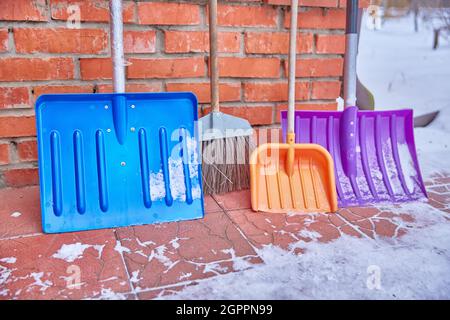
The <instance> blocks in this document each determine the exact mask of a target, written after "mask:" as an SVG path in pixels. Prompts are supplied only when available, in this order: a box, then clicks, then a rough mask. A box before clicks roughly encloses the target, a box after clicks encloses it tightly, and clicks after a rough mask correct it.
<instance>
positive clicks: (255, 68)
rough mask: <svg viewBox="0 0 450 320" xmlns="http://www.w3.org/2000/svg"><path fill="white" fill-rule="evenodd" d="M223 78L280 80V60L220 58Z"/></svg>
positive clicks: (220, 71)
mask: <svg viewBox="0 0 450 320" xmlns="http://www.w3.org/2000/svg"><path fill="white" fill-rule="evenodd" d="M219 73H220V76H221V77H240V78H278V77H279V76H280V59H279V58H237V57H222V58H219Z"/></svg>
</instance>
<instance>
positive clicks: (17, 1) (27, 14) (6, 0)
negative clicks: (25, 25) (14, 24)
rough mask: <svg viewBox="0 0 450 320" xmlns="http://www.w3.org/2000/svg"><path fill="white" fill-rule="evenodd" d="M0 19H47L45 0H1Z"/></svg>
mask: <svg viewBox="0 0 450 320" xmlns="http://www.w3.org/2000/svg"><path fill="white" fill-rule="evenodd" d="M0 20H7V21H47V20H48V14H47V4H46V0H1V1H0Z"/></svg>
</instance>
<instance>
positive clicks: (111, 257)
mask: <svg viewBox="0 0 450 320" xmlns="http://www.w3.org/2000/svg"><path fill="white" fill-rule="evenodd" d="M77 244H78V245H77ZM64 245H66V246H64ZM79 245H81V246H83V247H81V248H82V250H81V252H80V251H78V252H75V251H72V256H70V255H67V254H68V253H69V251H68V249H70V248H73V247H76V246H79ZM115 246H116V237H115V236H114V231H113V230H99V231H87V232H77V233H67V234H59V235H38V236H31V237H22V238H16V239H9V240H2V241H0V282H1V284H2V286H1V289H0V292H1V293H0V299H83V298H88V297H92V296H96V295H99V294H101V293H102V292H103V293H108V292H109V291H113V292H118V293H127V292H130V291H131V290H130V289H131V288H130V285H129V281H128V276H127V273H126V269H125V266H124V264H123V262H122V257H121V256H120V254H119V253H118V252H117V251H115V250H114V248H115ZM61 250H62V251H61ZM77 253H78V254H77ZM78 274H79V280H80V282H75V279H76V278H78V277H77V275H78ZM77 283H81V284H80V285H79V286H78V285H77ZM71 284H72V286H71Z"/></svg>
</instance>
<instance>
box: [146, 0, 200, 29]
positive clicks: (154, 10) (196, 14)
mask: <svg viewBox="0 0 450 320" xmlns="http://www.w3.org/2000/svg"><path fill="white" fill-rule="evenodd" d="M138 21H139V24H153V25H197V24H199V23H200V7H199V6H198V5H197V4H189V3H173V2H144V3H142V2H140V3H138Z"/></svg>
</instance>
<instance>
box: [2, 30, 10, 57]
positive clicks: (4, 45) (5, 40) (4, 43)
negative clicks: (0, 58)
mask: <svg viewBox="0 0 450 320" xmlns="http://www.w3.org/2000/svg"><path fill="white" fill-rule="evenodd" d="M8 50H9V47H8V29H7V28H4V29H0V52H6V51H8Z"/></svg>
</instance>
